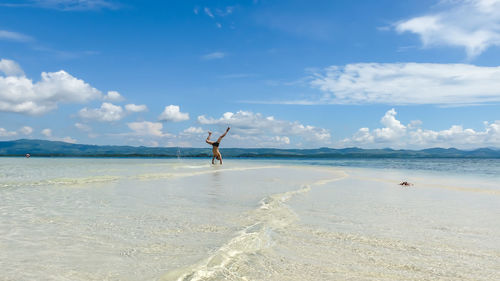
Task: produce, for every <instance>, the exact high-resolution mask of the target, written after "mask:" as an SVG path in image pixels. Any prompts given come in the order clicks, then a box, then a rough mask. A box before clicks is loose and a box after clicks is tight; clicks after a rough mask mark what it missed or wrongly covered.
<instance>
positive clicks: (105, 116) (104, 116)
mask: <svg viewBox="0 0 500 281" xmlns="http://www.w3.org/2000/svg"><path fill="white" fill-rule="evenodd" d="M78 115H79V116H80V117H82V118H84V119H91V120H96V121H99V122H113V121H118V120H121V119H123V117H125V112H124V111H123V108H122V107H121V106H119V105H114V104H112V103H108V102H103V103H102V105H101V107H100V108H94V109H88V108H86V107H85V108H83V109H81V110H80V111H79V112H78Z"/></svg>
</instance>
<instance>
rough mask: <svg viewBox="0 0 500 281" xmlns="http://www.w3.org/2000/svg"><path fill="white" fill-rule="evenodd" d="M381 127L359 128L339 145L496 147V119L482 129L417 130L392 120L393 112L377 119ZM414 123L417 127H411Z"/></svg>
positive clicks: (499, 135)
mask: <svg viewBox="0 0 500 281" xmlns="http://www.w3.org/2000/svg"><path fill="white" fill-rule="evenodd" d="M381 123H382V125H384V127H383V128H377V129H373V130H370V129H369V128H361V129H359V130H358V132H357V133H356V134H354V135H353V136H352V137H350V138H347V139H344V140H342V141H341V142H340V143H339V146H344V147H345V146H360V147H364V148H385V147H391V148H414V149H420V148H429V147H445V148H448V147H456V148H462V149H470V148H478V147H487V146H496V147H498V146H500V120H496V121H495V122H493V123H489V122H484V130H483V131H476V130H473V129H464V128H463V127H462V126H461V125H453V126H451V127H450V128H449V129H445V130H441V131H434V130H428V129H422V128H419V126H420V125H421V124H422V122H420V121H417V122H415V121H412V122H411V123H410V124H413V125H410V124H409V125H406V126H405V125H403V124H401V122H400V121H399V120H397V119H396V111H395V110H394V109H391V110H389V111H387V112H386V113H385V115H384V117H382V119H381ZM415 123H417V124H418V126H416V125H415Z"/></svg>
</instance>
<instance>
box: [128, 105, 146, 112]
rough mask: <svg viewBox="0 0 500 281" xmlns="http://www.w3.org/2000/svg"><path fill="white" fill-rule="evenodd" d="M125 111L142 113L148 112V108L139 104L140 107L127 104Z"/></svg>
mask: <svg viewBox="0 0 500 281" xmlns="http://www.w3.org/2000/svg"><path fill="white" fill-rule="evenodd" d="M125 110H127V112H134V113H136V112H144V111H147V110H148V107H147V106H146V105H145V104H140V105H137V104H133V103H131V104H127V105H125Z"/></svg>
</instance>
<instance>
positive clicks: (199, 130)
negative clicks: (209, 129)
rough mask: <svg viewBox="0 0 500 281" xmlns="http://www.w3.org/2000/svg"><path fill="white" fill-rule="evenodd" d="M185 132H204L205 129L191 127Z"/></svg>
mask: <svg viewBox="0 0 500 281" xmlns="http://www.w3.org/2000/svg"><path fill="white" fill-rule="evenodd" d="M183 133H185V134H203V133H205V131H204V130H203V129H202V128H201V127H189V128H187V129H185V130H184V131H183Z"/></svg>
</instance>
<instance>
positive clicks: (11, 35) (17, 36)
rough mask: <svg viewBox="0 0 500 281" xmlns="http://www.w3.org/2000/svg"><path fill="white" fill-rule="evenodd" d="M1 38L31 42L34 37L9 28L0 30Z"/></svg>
mask: <svg viewBox="0 0 500 281" xmlns="http://www.w3.org/2000/svg"><path fill="white" fill-rule="evenodd" d="M0 39H1V40H9V41H17V42H29V41H32V40H33V38H32V37H30V36H28V35H24V34H22V33H18V32H13V31H7V30H0Z"/></svg>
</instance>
